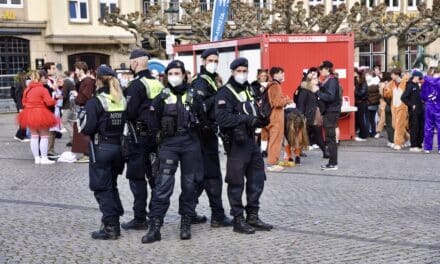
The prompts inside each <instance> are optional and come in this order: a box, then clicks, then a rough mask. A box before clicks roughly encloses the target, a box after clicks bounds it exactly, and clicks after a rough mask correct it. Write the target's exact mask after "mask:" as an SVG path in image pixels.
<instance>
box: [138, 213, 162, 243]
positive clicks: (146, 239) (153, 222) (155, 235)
mask: <svg viewBox="0 0 440 264" xmlns="http://www.w3.org/2000/svg"><path fill="white" fill-rule="evenodd" d="M161 225H162V221H161V220H160V219H157V218H153V219H150V221H149V227H148V233H147V234H146V235H145V236H143V237H142V243H143V244H145V243H153V242H155V241H160V240H161V235H160V227H161Z"/></svg>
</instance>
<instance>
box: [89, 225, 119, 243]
mask: <svg viewBox="0 0 440 264" xmlns="http://www.w3.org/2000/svg"><path fill="white" fill-rule="evenodd" d="M119 236H121V227H120V226H119V223H118V224H112V225H111V224H102V225H101V228H100V229H99V230H98V231H95V232H92V238H93V239H100V240H115V239H118V237H119Z"/></svg>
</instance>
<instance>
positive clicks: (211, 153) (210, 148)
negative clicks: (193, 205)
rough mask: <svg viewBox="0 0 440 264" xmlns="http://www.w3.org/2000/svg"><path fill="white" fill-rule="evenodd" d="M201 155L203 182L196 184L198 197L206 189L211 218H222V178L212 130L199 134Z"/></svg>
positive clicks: (216, 143) (214, 135) (215, 139)
mask: <svg viewBox="0 0 440 264" xmlns="http://www.w3.org/2000/svg"><path fill="white" fill-rule="evenodd" d="M200 145H201V148H202V155H203V168H204V175H203V182H202V184H200V185H199V186H197V192H198V195H197V196H198V197H200V195H201V194H202V193H203V190H205V191H206V194H207V195H208V199H209V205H210V206H211V211H212V219H215V220H223V218H224V216H225V209H224V208H223V202H222V185H223V178H222V173H221V169H220V159H219V156H218V155H219V154H218V138H217V135H216V133H215V131H213V130H204V131H203V132H202V133H201V135H200Z"/></svg>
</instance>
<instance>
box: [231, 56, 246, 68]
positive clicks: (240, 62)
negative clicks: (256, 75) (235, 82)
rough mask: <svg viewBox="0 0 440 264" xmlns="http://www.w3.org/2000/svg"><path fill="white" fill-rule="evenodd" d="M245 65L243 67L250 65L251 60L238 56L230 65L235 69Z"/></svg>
mask: <svg viewBox="0 0 440 264" xmlns="http://www.w3.org/2000/svg"><path fill="white" fill-rule="evenodd" d="M240 66H243V67H249V62H248V60H247V59H246V58H237V59H235V60H234V61H233V62H232V63H231V65H230V67H229V68H230V69H231V70H235V69H237V68H238V67H240Z"/></svg>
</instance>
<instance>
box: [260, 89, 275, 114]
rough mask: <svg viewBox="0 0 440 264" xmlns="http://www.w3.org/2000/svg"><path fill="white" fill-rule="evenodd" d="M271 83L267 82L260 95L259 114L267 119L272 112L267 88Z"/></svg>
mask: <svg viewBox="0 0 440 264" xmlns="http://www.w3.org/2000/svg"><path fill="white" fill-rule="evenodd" d="M271 85H272V84H269V85H268V86H267V88H266V89H265V90H264V92H263V94H262V95H261V104H260V114H261V116H262V117H263V118H264V119H266V120H269V119H270V115H271V114H272V106H271V105H270V102H269V89H270V86H271Z"/></svg>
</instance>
